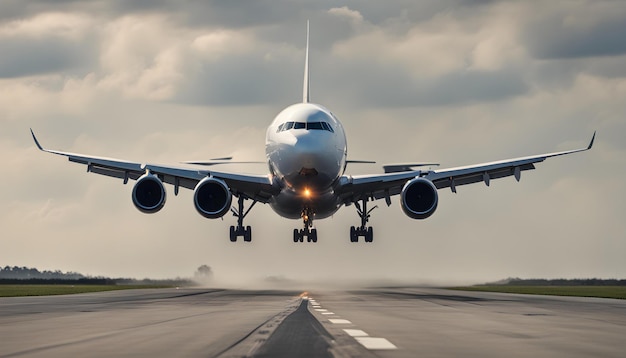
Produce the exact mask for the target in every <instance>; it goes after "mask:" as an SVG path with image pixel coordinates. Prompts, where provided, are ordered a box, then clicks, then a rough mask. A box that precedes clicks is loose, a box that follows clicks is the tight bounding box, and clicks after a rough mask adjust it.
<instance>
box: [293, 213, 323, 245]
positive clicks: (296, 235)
mask: <svg viewBox="0 0 626 358" xmlns="http://www.w3.org/2000/svg"><path fill="white" fill-rule="evenodd" d="M314 215H315V214H314V213H313V212H312V211H311V210H310V209H308V208H306V209H304V210H303V211H302V221H304V229H301V230H298V229H293V242H304V237H305V236H306V241H307V242H317V229H314V228H312V227H313V216H314Z"/></svg>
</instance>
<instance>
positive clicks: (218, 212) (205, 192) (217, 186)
mask: <svg viewBox="0 0 626 358" xmlns="http://www.w3.org/2000/svg"><path fill="white" fill-rule="evenodd" d="M232 200H233V195H232V194H231V193H230V189H228V186H227V185H226V183H224V182H223V181H221V180H219V179H215V178H211V177H207V178H204V179H202V180H201V181H200V182H199V183H198V184H197V185H196V188H195V189H194V192H193V204H194V205H195V206H196V210H198V212H199V213H200V215H202V216H204V217H205V218H209V219H217V218H221V217H222V216H224V215H225V214H226V213H227V212H228V210H229V209H230V204H231V202H232Z"/></svg>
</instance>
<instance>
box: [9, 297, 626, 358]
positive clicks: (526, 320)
mask: <svg viewBox="0 0 626 358" xmlns="http://www.w3.org/2000/svg"><path fill="white" fill-rule="evenodd" d="M624 332H626V301H623V300H611V299H597V298H575V297H548V296H526V295H510V294H497V293H481V292H461V291H450V290H444V289H435V288H410V287H409V288H377V289H359V290H346V291H339V290H333V291H330V290H313V291H311V292H308V293H303V292H302V291H298V290H293V291H289V290H267V291H259V290H256V291H243V290H218V289H179V290H177V289H160V290H129V291H113V292H102V293H95V294H81V295H71V296H48V297H16V298H0V342H1V343H0V357H60V356H64V357H65V356H90V357H111V356H122V357H130V356H132V357H135V356H157V357H162V356H168V357H171V356H177V357H245V356H255V357H333V356H334V357H420V356H421V357H457V356H464V357H502V356H507V357H623V356H624V352H626V340H625V339H624V337H625V336H624Z"/></svg>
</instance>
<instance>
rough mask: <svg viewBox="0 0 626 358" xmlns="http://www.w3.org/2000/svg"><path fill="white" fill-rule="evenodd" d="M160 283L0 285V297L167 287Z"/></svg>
mask: <svg viewBox="0 0 626 358" xmlns="http://www.w3.org/2000/svg"><path fill="white" fill-rule="evenodd" d="M167 287H172V286H161V285H119V286H118V285H102V286H101V285H0V297H17V296H49V295H70V294H75V293H87V292H101V291H115V290H129V289H137V288H167Z"/></svg>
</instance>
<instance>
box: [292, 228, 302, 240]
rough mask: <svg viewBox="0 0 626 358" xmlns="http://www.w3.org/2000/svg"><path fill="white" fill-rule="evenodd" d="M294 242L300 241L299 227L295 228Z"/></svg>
mask: <svg viewBox="0 0 626 358" xmlns="http://www.w3.org/2000/svg"><path fill="white" fill-rule="evenodd" d="M293 242H300V233H299V232H298V229H293Z"/></svg>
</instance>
